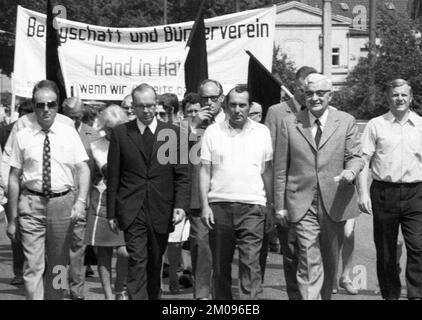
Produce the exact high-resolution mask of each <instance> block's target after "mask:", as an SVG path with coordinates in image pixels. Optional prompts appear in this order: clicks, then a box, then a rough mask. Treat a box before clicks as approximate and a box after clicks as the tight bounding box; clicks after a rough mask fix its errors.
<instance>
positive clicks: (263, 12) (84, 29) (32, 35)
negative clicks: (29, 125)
mask: <svg viewBox="0 0 422 320" xmlns="http://www.w3.org/2000/svg"><path fill="white" fill-rule="evenodd" d="M275 14H276V9H275V6H273V7H269V8H264V9H255V10H248V11H244V12H240V13H234V14H229V15H224V16H219V17H215V18H211V19H206V20H205V36H206V39H207V52H208V70H209V77H210V78H212V79H216V80H218V81H220V82H221V83H222V85H223V87H224V90H225V91H226V92H227V90H229V89H231V88H232V87H233V86H234V85H236V84H239V83H246V82H247V76H248V61H249V57H248V55H247V54H246V53H245V50H249V51H251V52H253V54H254V55H255V56H256V57H257V58H258V59H259V60H260V61H261V63H262V64H263V65H264V66H266V67H267V68H268V69H269V70H271V65H272V55H273V39H274V29H275ZM45 22H46V16H45V15H44V14H41V13H38V12H35V11H31V10H28V9H25V8H23V7H21V6H18V14H17V26H16V48H15V62H14V75H15V80H16V81H15V90H16V94H17V95H19V96H23V97H30V96H31V94H32V88H33V85H34V84H35V83H36V82H38V81H40V80H42V79H44V78H45V36H46V27H45ZM55 22H56V26H57V30H58V33H59V38H60V47H59V57H60V63H61V66H62V72H63V77H64V80H65V84H66V91H67V94H68V96H70V95H78V96H79V97H80V98H82V99H93V100H121V99H123V97H124V96H125V95H127V94H129V93H130V92H131V90H132V88H133V87H134V86H136V85H138V84H140V83H142V82H147V83H149V84H151V85H153V86H154V87H155V88H156V89H157V92H158V93H159V94H161V93H164V92H170V93H176V94H177V95H178V96H179V97H182V96H183V94H184V91H185V88H184V84H183V81H182V82H181V83H180V82H179V85H178V86H177V87H176V79H177V74H178V71H179V67H180V65H181V62H182V60H183V57H184V49H185V46H186V42H187V40H188V38H189V33H190V31H191V28H192V25H193V21H191V22H184V23H178V24H170V25H162V26H152V27H147V28H112V27H102V26H94V25H89V24H85V23H80V22H75V21H70V20H66V19H62V18H56V21H55ZM181 79H184V74H181Z"/></svg>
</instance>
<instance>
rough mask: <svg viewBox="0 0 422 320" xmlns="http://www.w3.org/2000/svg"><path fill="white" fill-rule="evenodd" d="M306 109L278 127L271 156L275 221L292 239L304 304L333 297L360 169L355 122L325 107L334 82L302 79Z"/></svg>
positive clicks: (317, 76) (315, 76) (317, 77)
mask: <svg viewBox="0 0 422 320" xmlns="http://www.w3.org/2000/svg"><path fill="white" fill-rule="evenodd" d="M304 92H305V97H306V106H307V110H303V111H300V112H298V113H297V114H294V115H291V116H288V117H286V118H284V119H283V120H282V121H281V122H280V123H279V125H278V128H277V137H276V141H277V143H276V145H275V154H274V210H275V219H276V222H277V223H279V224H280V225H283V226H290V228H292V230H293V232H294V234H295V235H296V245H297V257H298V270H297V283H298V289H299V292H300V294H301V298H302V299H304V300H317V299H321V298H322V299H324V300H328V299H331V294H332V290H333V285H334V279H335V275H334V273H335V271H336V264H337V260H338V243H339V240H340V239H339V238H340V237H343V233H342V232H339V231H340V230H343V229H344V224H345V222H346V220H348V219H350V218H354V217H356V215H357V214H358V213H359V210H358V206H357V198H356V194H355V186H354V185H353V183H354V181H355V179H356V178H357V176H358V174H359V172H360V171H361V170H362V168H363V166H364V161H363V159H362V155H361V150H360V144H359V138H358V129H357V126H356V123H355V119H354V118H353V117H352V116H351V115H349V114H347V113H344V112H341V111H337V110H335V109H333V108H329V104H330V101H331V96H332V83H331V81H330V80H329V79H328V78H327V77H326V76H323V75H320V74H316V73H314V74H311V75H309V76H308V77H307V78H306V79H305V90H304Z"/></svg>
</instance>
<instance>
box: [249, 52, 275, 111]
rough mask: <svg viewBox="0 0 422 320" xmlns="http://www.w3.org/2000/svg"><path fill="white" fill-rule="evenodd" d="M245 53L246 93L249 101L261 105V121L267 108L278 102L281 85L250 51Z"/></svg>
mask: <svg viewBox="0 0 422 320" xmlns="http://www.w3.org/2000/svg"><path fill="white" fill-rule="evenodd" d="M246 53H247V54H248V55H249V67H248V91H249V94H250V96H251V100H252V101H255V102H258V103H259V104H261V105H262V119H265V115H266V114H267V110H268V108H269V107H270V106H272V105H274V104H277V103H279V102H280V99H281V92H280V91H281V86H282V83H281V81H280V80H278V79H277V78H276V77H274V75H273V74H272V73H271V72H269V71H268V70H267V68H265V67H264V66H263V65H262V63H261V62H259V60H258V59H257V58H256V57H255V56H254V55H253V54H252V53H251V52H250V51H248V50H246Z"/></svg>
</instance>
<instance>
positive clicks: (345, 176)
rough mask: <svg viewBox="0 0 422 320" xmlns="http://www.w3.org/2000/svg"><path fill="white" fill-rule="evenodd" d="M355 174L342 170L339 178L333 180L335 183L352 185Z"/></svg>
mask: <svg viewBox="0 0 422 320" xmlns="http://www.w3.org/2000/svg"><path fill="white" fill-rule="evenodd" d="M355 178H356V177H355V174H354V173H353V171H352V170H343V171H342V172H341V173H340V175H339V176H337V177H335V178H334V181H336V182H346V183H348V184H352V183H353V181H355Z"/></svg>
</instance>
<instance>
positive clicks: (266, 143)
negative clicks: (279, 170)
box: [200, 86, 273, 300]
mask: <svg viewBox="0 0 422 320" xmlns="http://www.w3.org/2000/svg"><path fill="white" fill-rule="evenodd" d="M250 105H251V101H250V96H249V92H248V91H247V89H246V87H245V86H237V87H235V88H234V89H232V90H231V91H230V92H229V94H228V95H227V110H226V111H227V113H228V115H229V119H227V120H226V121H224V122H222V123H215V124H212V125H211V126H209V127H208V129H207V130H206V131H205V133H204V136H203V138H202V148H201V169H200V192H201V201H202V220H203V222H204V223H205V225H206V226H207V227H208V228H209V229H210V234H209V235H210V246H211V251H212V256H213V284H214V299H219V300H220V299H224V300H230V299H232V292H231V283H232V281H231V263H232V260H233V254H234V250H235V247H236V245H237V247H238V249H239V278H240V292H239V297H240V299H257V295H258V290H259V287H260V284H261V272H260V266H259V253H260V250H261V246H262V239H263V237H264V221H265V212H266V211H265V210H266V203H267V199H268V200H269V201H268V202H271V200H272V196H271V194H272V190H271V189H272V186H271V184H272V177H271V174H272V173H271V170H272V168H271V167H272V165H271V162H272V157H273V151H272V143H271V136H270V132H269V130H268V128H267V127H265V126H264V125H262V124H259V123H256V122H254V121H252V120H251V119H248V114H249V110H250Z"/></svg>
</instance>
